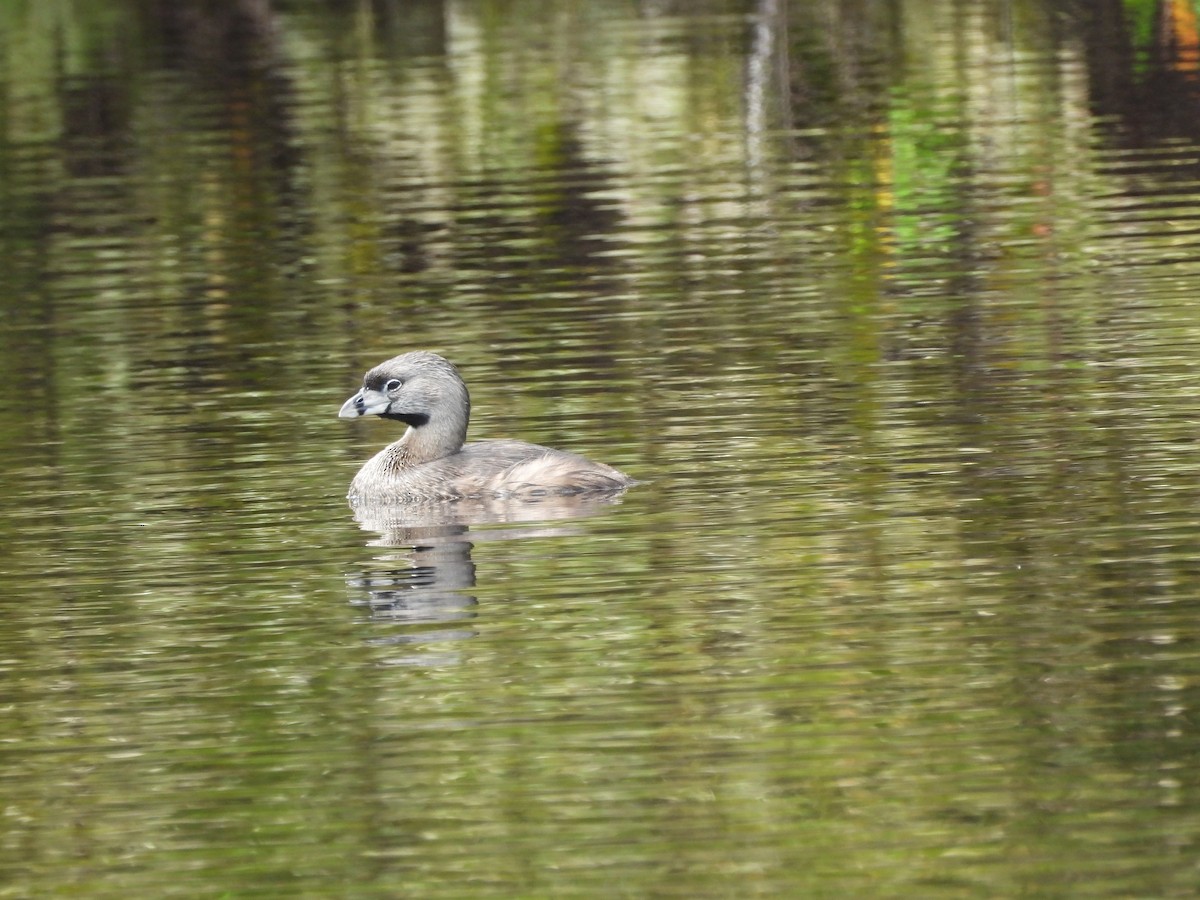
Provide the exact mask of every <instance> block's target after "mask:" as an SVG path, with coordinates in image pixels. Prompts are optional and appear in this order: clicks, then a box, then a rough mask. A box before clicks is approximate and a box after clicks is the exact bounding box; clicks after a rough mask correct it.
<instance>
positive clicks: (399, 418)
mask: <svg viewBox="0 0 1200 900" xmlns="http://www.w3.org/2000/svg"><path fill="white" fill-rule="evenodd" d="M379 418H381V419H391V420H392V421H393V422H403V423H404V424H405V425H411V426H412V427H413V428H420V427H421V426H422V425H428V424H429V416H427V415H425V413H391V412H387V413H383V415H381V416H380V417H379Z"/></svg>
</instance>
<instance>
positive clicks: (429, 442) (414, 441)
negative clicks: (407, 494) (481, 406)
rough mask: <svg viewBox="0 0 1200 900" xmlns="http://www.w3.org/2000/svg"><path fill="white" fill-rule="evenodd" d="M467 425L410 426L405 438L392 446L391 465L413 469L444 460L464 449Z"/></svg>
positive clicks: (433, 424)
mask: <svg viewBox="0 0 1200 900" xmlns="http://www.w3.org/2000/svg"><path fill="white" fill-rule="evenodd" d="M466 437H467V429H466V425H465V423H464V424H463V425H462V426H461V427H459V426H456V425H455V424H454V423H450V424H449V426H447V425H441V426H439V425H437V424H436V423H434V422H429V423H428V424H425V425H422V426H420V427H419V428H418V427H412V426H409V429H408V430H407V431H406V432H404V437H402V438H400V440H398V441H396V443H394V444H392V446H391V448H390V449H391V451H392V452H391V453H390V454H389V456H390V458H391V463H392V466H393V468H395V469H397V470H399V469H411V468H412V467H413V466H420V465H423V464H424V463H428V462H433V461H434V460H435V459H442V458H443V457H445V456H450V455H451V454H453V453H457V452H458V451H459V450H461V449H462V445H463V441H464V440H466Z"/></svg>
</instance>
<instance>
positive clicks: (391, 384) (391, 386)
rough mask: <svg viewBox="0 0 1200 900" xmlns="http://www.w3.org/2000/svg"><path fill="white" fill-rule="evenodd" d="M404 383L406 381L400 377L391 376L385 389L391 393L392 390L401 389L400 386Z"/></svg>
mask: <svg viewBox="0 0 1200 900" xmlns="http://www.w3.org/2000/svg"><path fill="white" fill-rule="evenodd" d="M402 384H404V382H403V381H401V380H400V379H399V378H389V379H388V382H387V384H385V385H384V386H383V389H384V390H385V391H387V392H388V393H389V394H390V393H391V392H392V391H398V390H400V386H401V385H402Z"/></svg>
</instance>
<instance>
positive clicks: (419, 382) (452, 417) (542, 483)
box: [338, 350, 635, 503]
mask: <svg viewBox="0 0 1200 900" xmlns="http://www.w3.org/2000/svg"><path fill="white" fill-rule="evenodd" d="M338 415H339V416H341V417H342V418H344V419H352V418H356V417H358V416H368V415H376V416H380V417H382V418H385V419H393V420H397V421H401V422H404V423H405V424H407V425H408V430H407V431H405V433H404V436H403V437H402V438H400V440H398V441H396V442H395V443H394V444H390V445H388V446H387V447H385V448H384V449H383V450H381V451H380V452H379V453H377V454H376V455H375V456H374V457H373V458H372V459H370V460H368V461H367V463H366V464H365V465H364V466H363V467H362V469H360V470H359V472H358V474H357V475H356V476H354V481H353V482H352V483H351V484H350V498H351V500H354V501H360V502H368V503H387V502H412V501H425V500H429V501H444V500H459V499H464V498H468V497H528V498H533V497H538V496H543V495H564V494H601V493H615V492H618V491H621V490H624V489H625V488H627V487H629V486H630V485H631V484H634V483H635V482H634V480H633V479H632V478H630V477H629V476H628V475H625V474H624V473H622V472H619V471H617V470H616V469H614V468H612V467H611V466H606V465H604V464H603V463H597V462H592V461H591V460H590V459H587V458H585V457H583V456H578V455H576V454H574V453H566V452H564V451H562V450H552V449H550V448H549V447H541V446H539V445H537V444H528V443H526V442H525V441H510V440H499V441H477V442H474V443H470V444H465V445H464V443H463V442H464V441H465V440H466V437H467V423H468V421H469V419H470V416H471V399H470V396H469V395H468V393H467V386H466V385H465V384H464V383H463V380H462V378H461V377H460V376H459V374H458V370H457V369H455V368H454V366H453V365H452V364H451V363H450V361H449V360H447V359H445V358H443V357H441V356H438V355H437V354H436V353H429V352H426V351H423V350H419V351H416V352H414V353H405V354H403V355H401V356H397V357H394V358H393V359H389V360H388V361H387V362H384V363H380V364H379V365H378V366H376V367H375V368H373V369H371V371H369V372H367V374H366V375H365V376H363V386H362V390H360V391H359V392H358V393H357V394H355V395H354V396H353V397H351V398H350V399H349V400H347V401H346V402H345V403H344V404H343V405H342V408H341V411H340V412H339V413H338Z"/></svg>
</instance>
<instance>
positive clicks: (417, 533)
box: [347, 494, 621, 666]
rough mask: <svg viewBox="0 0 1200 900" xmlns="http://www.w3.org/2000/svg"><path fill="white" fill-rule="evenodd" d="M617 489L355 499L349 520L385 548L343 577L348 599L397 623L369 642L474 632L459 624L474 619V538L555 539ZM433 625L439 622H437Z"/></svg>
mask: <svg viewBox="0 0 1200 900" xmlns="http://www.w3.org/2000/svg"><path fill="white" fill-rule="evenodd" d="M620 499H621V495H620V494H609V495H603V496H584V495H573V496H557V495H550V496H545V497H539V498H537V499H515V498H487V499H471V500H459V501H456V502H452V503H440V504H438V503H413V504H404V503H388V504H383V505H375V504H365V503H361V502H360V503H356V504H354V505H353V509H354V518H355V520H356V521H357V522H358V523H359V525H360V526H361V527H362V529H363V530H364V531H369V532H373V533H375V534H376V535H378V537H376V538H374V539H373V540H371V541H368V542H367V545H368V546H371V547H386V548H389V549H391V550H393V551H395V552H389V553H387V554H385V555H383V556H379V557H376V559H375V560H374V562H375V563H376V564H377V565H373V566H371V568H369V569H364V570H363V571H361V572H357V573H354V574H353V575H351V576H350V577H349V578H348V579H347V584H348V585H349V586H350V587H351V588H352V590H353V594H352V598H351V601H350V602H351V603H352V604H353V605H355V606H357V607H360V608H362V609H364V610H367V611H368V612H369V614H370V617H371V619H372V620H373V621H375V622H377V623H389V624H391V625H396V626H403V628H402V630H397V631H394V632H391V633H389V634H387V635H382V636H379V637H377V638H375V639H373V643H377V644H395V645H399V644H408V645H411V644H421V645H425V644H429V643H434V642H442V641H456V640H461V639H464V638H469V637H473V636H474V635H475V634H476V632H475V631H474V629H472V628H469V627H465V625H464V624H463V623H466V622H469V621H470V620H471V619H473V618H474V617H475V609H474V608H475V607H476V606H477V605H478V601H477V600H476V599H475V596H474V594H473V593H472V589H473V588H474V587H475V583H476V572H475V563H474V562H473V561H472V559H471V551H472V549H473V548H474V545H475V544H476V543H478V542H481V541H505V540H519V539H528V538H544V537H561V536H564V535H572V534H579V533H581V531H582V528H581V526H580V525H579V524H578V520H579V519H583V518H586V517H588V516H592V515H595V514H596V513H599V512H602V511H603V510H605V509H607V508H609V507H611V506H613V505H614V504H616V503H619V502H620ZM439 626H440V627H439ZM389 662H392V663H394V664H400V665H404V664H407V665H423V666H428V665H450V664H453V663H455V662H457V658H456V656H455V655H454V654H452V653H423V654H418V655H413V656H408V657H403V658H399V659H393V660H389Z"/></svg>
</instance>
